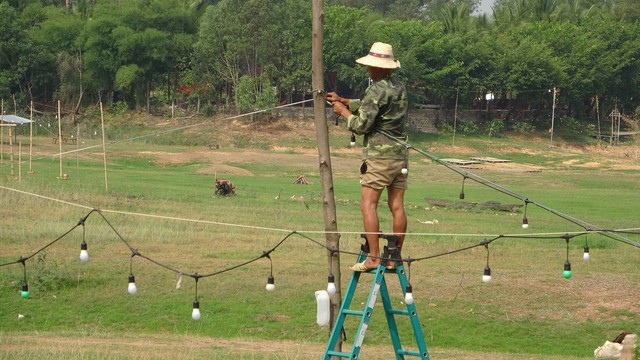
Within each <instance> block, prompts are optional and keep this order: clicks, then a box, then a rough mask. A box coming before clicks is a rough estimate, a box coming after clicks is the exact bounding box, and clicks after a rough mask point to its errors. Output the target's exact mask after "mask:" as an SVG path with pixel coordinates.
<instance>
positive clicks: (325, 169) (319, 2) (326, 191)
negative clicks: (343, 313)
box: [311, 0, 342, 350]
mask: <svg viewBox="0 0 640 360" xmlns="http://www.w3.org/2000/svg"><path fill="white" fill-rule="evenodd" d="M323 6H324V5H323V0H313V23H312V34H311V36H312V44H311V75H312V79H311V83H312V88H313V100H314V101H313V113H314V119H315V124H316V142H317V146H318V157H319V162H320V181H321V183H322V209H323V215H324V228H325V231H327V233H326V235H325V237H326V244H327V247H328V248H329V249H331V250H334V251H328V254H327V255H328V265H329V273H330V274H333V275H334V277H335V283H336V289H337V290H336V293H335V294H334V295H332V296H331V321H330V323H329V329H332V328H333V324H334V323H335V320H336V318H337V315H338V313H339V311H340V302H341V299H342V291H341V286H340V254H339V253H338V252H337V251H338V250H339V249H340V235H339V234H338V232H337V231H338V222H337V219H336V202H335V196H334V192H333V173H332V170H331V155H330V153H329V129H328V125H327V114H326V100H325V94H324V64H323V62H322V43H323V41H324V32H323V31H324V29H323V27H324V8H323ZM336 348H337V349H338V350H339V349H340V348H342V344H341V342H338V344H337V345H336Z"/></svg>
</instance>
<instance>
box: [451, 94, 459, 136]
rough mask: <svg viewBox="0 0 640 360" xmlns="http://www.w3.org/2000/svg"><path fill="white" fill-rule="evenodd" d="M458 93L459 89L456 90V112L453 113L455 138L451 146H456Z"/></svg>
mask: <svg viewBox="0 0 640 360" xmlns="http://www.w3.org/2000/svg"><path fill="white" fill-rule="evenodd" d="M458 91H459V89H456V107H455V110H454V111H453V138H452V139H451V146H456V125H457V120H458Z"/></svg>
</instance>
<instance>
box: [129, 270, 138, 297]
mask: <svg viewBox="0 0 640 360" xmlns="http://www.w3.org/2000/svg"><path fill="white" fill-rule="evenodd" d="M127 291H128V292H129V294H131V295H135V294H137V293H138V287H137V286H136V277H135V276H133V274H130V275H129V287H128V288H127Z"/></svg>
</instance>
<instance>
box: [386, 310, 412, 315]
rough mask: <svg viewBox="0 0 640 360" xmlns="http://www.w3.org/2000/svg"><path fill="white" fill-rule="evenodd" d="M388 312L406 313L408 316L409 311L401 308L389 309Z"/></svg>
mask: <svg viewBox="0 0 640 360" xmlns="http://www.w3.org/2000/svg"><path fill="white" fill-rule="evenodd" d="M389 313H390V314H393V315H407V316H409V311H408V310H402V309H391V310H390V311H389Z"/></svg>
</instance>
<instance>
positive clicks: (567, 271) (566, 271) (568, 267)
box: [562, 261, 573, 279]
mask: <svg viewBox="0 0 640 360" xmlns="http://www.w3.org/2000/svg"><path fill="white" fill-rule="evenodd" d="M572 275H573V273H572V272H571V263H570V262H569V261H567V262H565V263H564V271H563V272H562V276H563V277H564V278H565V279H571V276H572Z"/></svg>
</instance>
